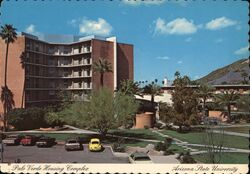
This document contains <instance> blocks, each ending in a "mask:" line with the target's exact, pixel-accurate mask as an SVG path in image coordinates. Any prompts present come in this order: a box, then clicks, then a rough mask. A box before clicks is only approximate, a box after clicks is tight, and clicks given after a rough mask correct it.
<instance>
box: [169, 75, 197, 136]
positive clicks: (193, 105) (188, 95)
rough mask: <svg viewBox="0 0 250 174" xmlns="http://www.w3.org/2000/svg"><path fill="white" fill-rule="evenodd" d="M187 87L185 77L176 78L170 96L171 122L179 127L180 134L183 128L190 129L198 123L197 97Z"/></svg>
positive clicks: (192, 90)
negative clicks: (171, 107) (171, 104)
mask: <svg viewBox="0 0 250 174" xmlns="http://www.w3.org/2000/svg"><path fill="white" fill-rule="evenodd" d="M188 85H190V79H189V78H188V77H187V76H183V77H181V76H180V75H179V76H176V79H175V80H174V86H175V89H174V92H173V94H172V101H173V113H174V115H173V117H172V121H173V123H174V124H176V125H178V126H179V131H180V132H182V127H183V126H186V127H190V125H191V124H196V123H197V122H198V121H199V117H198V115H197V105H198V102H197V95H196V93H195V91H194V89H192V88H190V87H188Z"/></svg>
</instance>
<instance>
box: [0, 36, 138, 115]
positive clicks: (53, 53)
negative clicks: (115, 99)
mask: <svg viewBox="0 0 250 174" xmlns="http://www.w3.org/2000/svg"><path fill="white" fill-rule="evenodd" d="M57 37H58V36H57ZM49 38H51V37H48V38H47V39H45V40H41V39H39V38H38V37H36V36H33V35H29V34H25V33H22V34H21V35H20V36H18V38H17V40H16V41H15V42H14V43H12V44H10V46H9V56H8V73H7V75H8V76H7V84H8V87H9V88H10V89H11V91H12V92H13V94H14V101H15V107H17V108H18V107H21V105H22V104H23V105H24V107H31V106H47V105H50V104H53V103H55V102H58V101H59V100H60V99H59V98H58V93H59V91H69V94H70V95H71V97H72V98H73V99H74V100H84V99H85V98H86V96H87V94H89V93H90V92H91V91H92V90H95V89H98V88H99V87H100V74H99V73H98V72H94V71H93V66H92V65H93V63H94V62H97V61H98V60H99V59H107V60H108V62H109V63H110V64H111V66H112V71H113V72H109V73H105V74H104V86H105V87H107V88H109V89H111V90H116V89H117V88H118V87H119V84H120V82H121V81H122V80H125V79H131V80H133V45H130V44H123V43H118V42H117V41H116V38H115V37H111V38H105V39H104V38H103V39H101V38H98V37H96V36H88V37H82V38H80V37H78V38H77V37H73V36H72V37H70V36H67V37H66V36H59V37H58V38H59V39H61V40H63V39H64V41H62V42H59V43H55V42H52V41H48V40H49ZM76 38H77V40H76ZM65 39H66V40H67V42H65ZM57 40H58V39H57ZM0 50H1V52H0V85H1V86H3V83H4V64H5V54H6V44H5V42H4V41H3V40H0ZM2 111H3V109H2V105H1V106H0V112H2Z"/></svg>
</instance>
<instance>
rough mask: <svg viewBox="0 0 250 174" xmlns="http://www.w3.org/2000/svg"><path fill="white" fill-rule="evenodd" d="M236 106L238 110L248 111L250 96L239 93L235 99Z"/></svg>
mask: <svg viewBox="0 0 250 174" xmlns="http://www.w3.org/2000/svg"><path fill="white" fill-rule="evenodd" d="M237 106H238V108H239V110H240V111H243V112H250V97H249V95H241V96H240V98H239V100H237Z"/></svg>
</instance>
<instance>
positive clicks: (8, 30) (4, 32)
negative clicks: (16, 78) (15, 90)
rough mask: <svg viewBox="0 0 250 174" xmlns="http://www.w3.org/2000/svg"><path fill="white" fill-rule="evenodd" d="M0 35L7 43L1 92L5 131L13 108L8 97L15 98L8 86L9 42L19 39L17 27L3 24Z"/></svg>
mask: <svg viewBox="0 0 250 174" xmlns="http://www.w3.org/2000/svg"><path fill="white" fill-rule="evenodd" d="M0 36H1V38H2V39H3V40H4V41H5V43H6V55H5V66H4V68H5V71H4V86H2V93H1V101H2V102H3V118H4V131H5V130H6V123H7V122H6V116H7V113H8V110H9V109H10V108H12V107H10V106H11V103H9V101H8V99H10V97H12V100H13V94H12V92H11V91H10V90H9V88H8V86H7V68H8V52H9V44H10V43H14V42H15V40H16V39H17V33H16V28H14V27H13V26H12V25H9V24H6V25H4V26H1V31H0ZM11 94H12V95H11ZM8 103H9V104H8Z"/></svg>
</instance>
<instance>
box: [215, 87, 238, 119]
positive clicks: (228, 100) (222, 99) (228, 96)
mask: <svg viewBox="0 0 250 174" xmlns="http://www.w3.org/2000/svg"><path fill="white" fill-rule="evenodd" d="M215 97H216V98H215V100H216V102H217V103H218V104H219V105H223V106H225V107H226V108H227V114H228V119H229V120H228V121H232V117H231V106H232V105H233V104H235V103H236V102H237V100H238V99H239V98H240V97H239V94H238V93H237V92H236V91H234V90H226V91H224V92H223V93H222V94H217V95H216V96H215Z"/></svg>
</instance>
